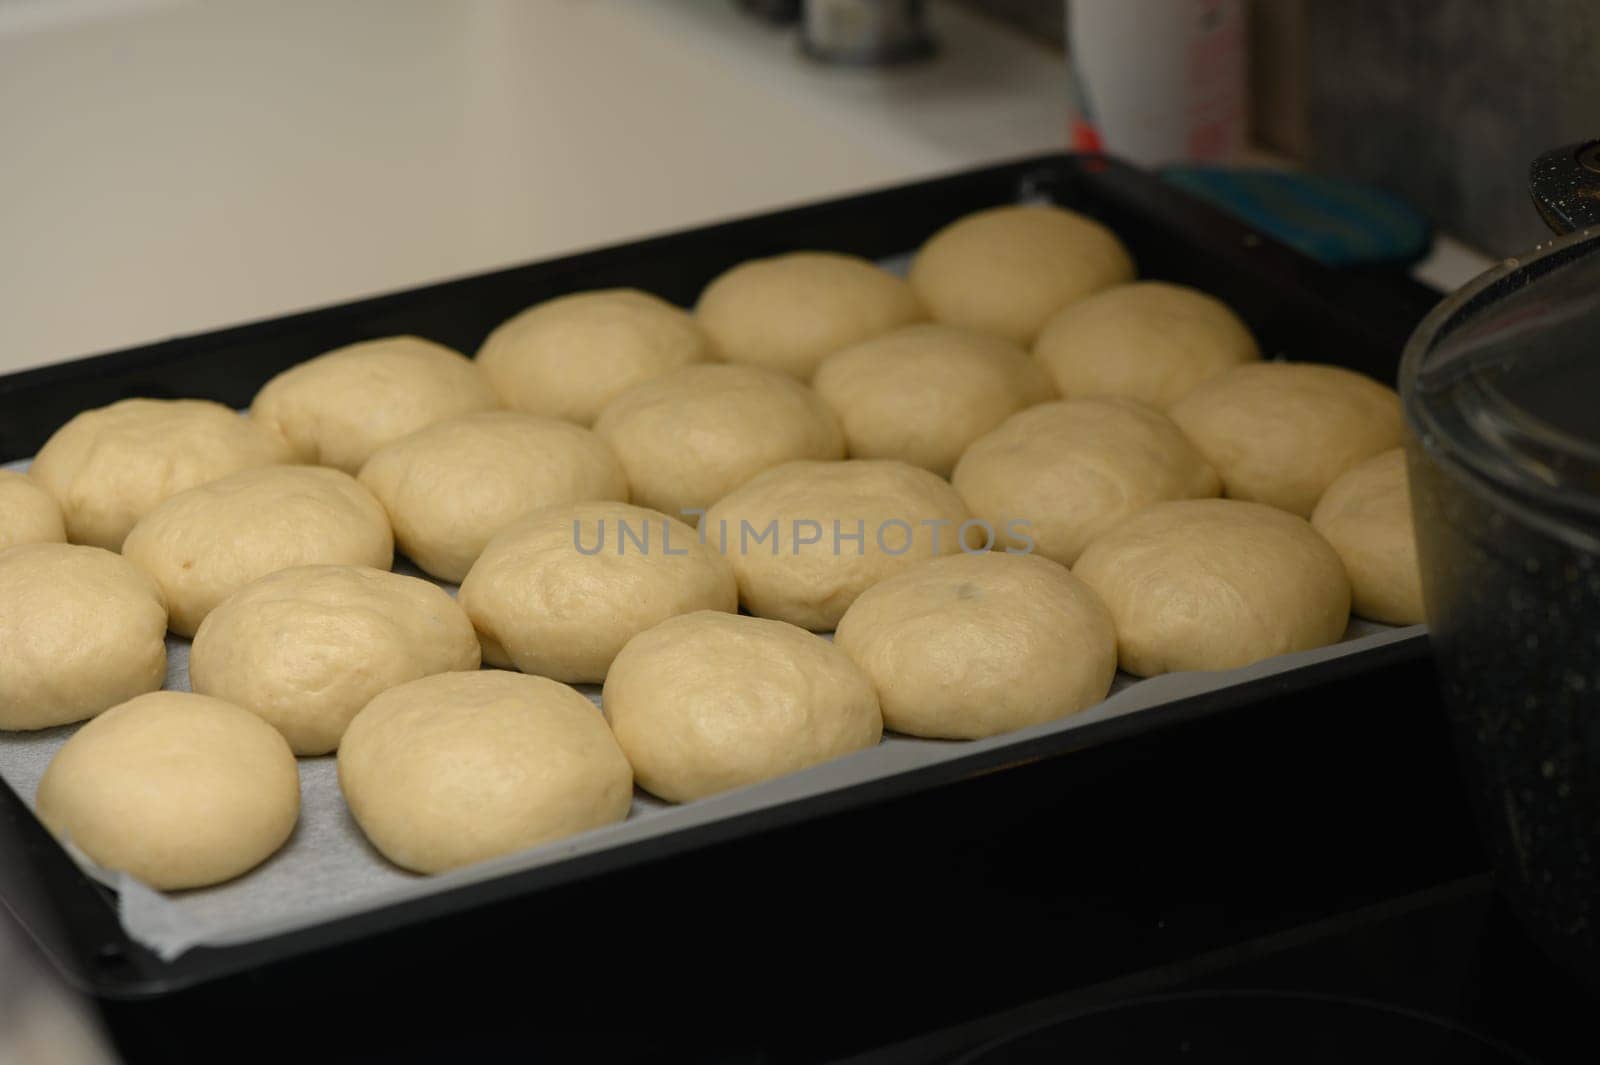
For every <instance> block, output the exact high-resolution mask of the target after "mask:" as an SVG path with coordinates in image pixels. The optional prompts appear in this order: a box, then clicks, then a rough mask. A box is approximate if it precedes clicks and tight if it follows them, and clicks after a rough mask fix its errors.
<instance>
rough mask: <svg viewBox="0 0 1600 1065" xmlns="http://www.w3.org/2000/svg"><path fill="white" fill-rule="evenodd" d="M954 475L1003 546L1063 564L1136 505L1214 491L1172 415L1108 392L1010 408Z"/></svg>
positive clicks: (1217, 486) (1213, 481) (1213, 478)
mask: <svg viewBox="0 0 1600 1065" xmlns="http://www.w3.org/2000/svg"><path fill="white" fill-rule="evenodd" d="M951 483H953V484H954V485H955V488H956V491H957V492H959V493H960V494H961V498H962V500H964V501H965V502H966V504H967V506H968V507H969V508H971V510H972V513H974V514H976V515H977V516H978V517H980V518H983V519H984V520H985V521H987V522H988V523H989V525H990V526H991V527H992V528H993V529H994V530H995V532H996V537H997V539H998V541H999V543H1000V545H1001V546H1002V547H1005V548H1007V549H1008V550H1012V551H1038V552H1039V553H1040V554H1041V555H1043V556H1045V557H1046V558H1050V559H1054V560H1055V561H1057V562H1060V563H1062V564H1063V565H1067V566H1070V565H1072V563H1073V562H1075V561H1077V558H1078V555H1079V553H1080V552H1082V551H1083V549H1084V546H1085V545H1087V544H1088V543H1089V541H1091V540H1093V539H1094V538H1095V537H1096V536H1099V535H1100V534H1101V533H1103V532H1105V531H1106V530H1107V529H1110V528H1111V527H1112V526H1114V525H1116V524H1117V523H1118V522H1120V521H1122V520H1123V519H1125V518H1127V517H1128V516H1129V515H1130V514H1133V513H1134V512H1135V511H1137V510H1139V509H1140V508H1141V507H1144V506H1146V505H1148V504H1150V503H1154V502H1157V501H1159V500H1164V499H1192V498H1195V497H1200V496H1214V495H1216V494H1217V493H1218V492H1219V491H1220V490H1221V483H1220V482H1219V481H1218V480H1217V475H1216V473H1215V471H1213V470H1212V469H1211V467H1210V466H1209V465H1207V464H1206V460H1205V459H1204V458H1202V457H1201V455H1200V452H1199V451H1198V450H1196V448H1195V446H1194V445H1193V444H1191V443H1190V442H1189V441H1188V439H1187V438H1185V437H1184V435H1183V433H1181V432H1179V430H1178V427H1177V426H1176V425H1174V424H1172V422H1171V420H1170V419H1168V418H1167V417H1166V416H1165V415H1163V414H1160V413H1159V412H1157V411H1154V410H1151V409H1150V408H1149V407H1146V406H1144V405H1143V404H1141V403H1136V402H1134V401H1133V400H1130V399H1115V398H1110V397H1103V398H1100V399H1074V400H1067V401H1066V402H1063V403H1046V404H1044V405H1042V406H1038V407H1034V408H1032V409H1031V410H1025V411H1023V412H1022V413H1021V414H1016V415H1013V416H1012V417H1010V418H1008V419H1007V420H1006V421H1005V423H1004V424H1002V425H1001V426H1000V428H998V429H996V430H995V431H994V432H992V433H989V434H988V435H986V436H984V437H982V438H980V439H979V440H978V441H977V442H976V443H975V444H973V445H972V446H971V447H970V448H968V449H967V453H966V454H965V455H962V456H961V462H960V463H959V464H957V466H956V472H955V474H954V475H953V476H952V477H951Z"/></svg>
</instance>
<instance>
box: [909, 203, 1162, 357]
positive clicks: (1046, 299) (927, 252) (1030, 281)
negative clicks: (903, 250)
mask: <svg viewBox="0 0 1600 1065" xmlns="http://www.w3.org/2000/svg"><path fill="white" fill-rule="evenodd" d="M1133 276H1134V270H1133V259H1132V258H1131V257H1130V256H1129V255H1128V251H1127V249H1126V248H1124V247H1123V246H1122V242H1121V241H1120V240H1118V239H1117V235H1116V234H1115V233H1113V232H1111V230H1109V229H1107V228H1106V227H1105V226H1103V225H1101V224H1100V223H1099V222H1096V221H1094V220H1093V219H1091V218H1087V217H1085V216H1083V215H1081V214H1078V213H1076V212H1074V211H1068V210H1064V209H1062V208H1060V207H1051V206H1048V205H1044V204H1033V205H1028V206H1016V207H991V208H989V209H988V210H985V211H979V212H977V213H976V214H970V215H967V216H966V217H965V218H961V219H958V220H956V221H955V222H952V223H951V224H950V225H947V226H945V227H944V228H943V229H941V230H939V232H937V233H935V234H934V235H933V236H932V237H931V238H929V240H928V242H927V243H926V244H924V245H923V246H922V250H920V251H919V252H917V257H916V258H915V259H914V260H912V263H911V287H912V288H913V289H915V290H916V293H917V296H918V297H919V298H920V299H921V300H922V304H923V306H924V307H926V308H927V309H928V313H929V314H931V315H933V317H934V318H935V319H937V320H938V321H941V322H948V323H949V324H950V325H959V326H965V327H966V328H968V329H976V330H978V331H980V332H983V333H993V334H994V335H995V336H1002V337H1005V338H1006V339H1007V340H1010V341H1012V342H1013V343H1017V344H1023V345H1027V344H1031V343H1033V339H1034V337H1036V336H1038V335H1039V330H1041V329H1043V328H1044V324H1045V322H1046V321H1048V320H1049V319H1050V316H1051V315H1053V314H1055V313H1056V312H1057V311H1059V310H1060V309H1061V308H1063V307H1065V306H1066V305H1067V304H1069V303H1072V302H1074V301H1075V300H1080V299H1083V297H1085V296H1087V295H1089V294H1090V293H1092V292H1098V291H1099V290H1100V289H1103V288H1108V287H1110V286H1111V285H1120V284H1122V283H1123V282H1126V281H1132V280H1133Z"/></svg>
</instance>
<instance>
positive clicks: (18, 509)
mask: <svg viewBox="0 0 1600 1065" xmlns="http://www.w3.org/2000/svg"><path fill="white" fill-rule="evenodd" d="M66 538H67V526H66V523H65V522H63V521H62V519H61V504H59V503H57V502H56V497H55V496H53V495H51V494H50V493H49V492H46V491H45V490H44V489H43V488H41V487H39V482H37V481H35V480H34V479H33V478H31V477H29V476H28V475H27V474H23V473H17V472H16V471H15V470H0V551H4V550H5V549H6V548H8V547H13V546H15V545H16V544H59V543H61V542H63V541H64V540H66Z"/></svg>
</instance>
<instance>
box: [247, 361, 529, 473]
mask: <svg viewBox="0 0 1600 1065" xmlns="http://www.w3.org/2000/svg"><path fill="white" fill-rule="evenodd" d="M498 406H500V399H499V397H498V396H496V395H495V392H494V389H493V388H491V387H490V386H489V381H488V379H487V378H486V377H484V375H483V374H482V372H480V371H479V369H478V367H477V364H476V363H474V362H473V361H472V360H471V359H469V358H467V357H466V356H465V355H462V354H461V353H460V352H457V351H452V350H451V349H449V348H447V347H445V346H444V345H443V344H435V343H434V342H433V341H431V340H424V339H422V338H421V337H412V336H397V337H383V338H382V339H379V340H364V341H362V342H361V343H359V344H351V345H349V346H347V347H342V348H336V349H335V350H333V351H329V352H326V353H324V354H322V355H318V356H317V357H316V358H314V359H310V360H308V361H306V362H303V363H300V364H299V365H298V366H291V367H290V368H289V369H287V370H285V371H283V372H282V373H280V374H279V375H278V376H276V377H274V378H273V379H272V380H270V381H268V382H267V383H266V384H265V385H263V386H261V391H259V392H257V393H256V398H255V400H254V401H253V402H251V404H250V414H251V416H252V417H254V418H256V419H257V420H259V421H260V422H261V423H262V424H264V425H267V426H270V427H272V428H273V429H276V430H277V431H278V432H279V433H281V434H282V435H283V436H284V438H285V439H287V440H288V441H289V444H290V446H291V447H292V448H293V449H294V453H295V459H296V461H298V462H307V463H312V464H314V465H318V466H332V467H333V468H334V469H337V470H343V471H344V472H345V473H350V474H354V473H355V472H356V471H358V470H360V469H361V465H362V463H364V462H366V461H367V459H368V458H370V457H371V456H372V453H373V452H374V451H376V450H378V448H380V447H382V446H383V445H384V444H387V443H389V442H390V441H392V440H398V439H400V438H401V437H402V436H405V435H406V434H407V433H412V432H415V431H416V430H418V429H421V428H422V427H423V426H425V425H432V424H433V423H434V422H438V421H443V420H444V419H446V418H453V417H455V416H457V415H460V414H471V413H473V412H475V411H481V410H494V409H495V408H496V407H498Z"/></svg>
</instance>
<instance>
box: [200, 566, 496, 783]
mask: <svg viewBox="0 0 1600 1065" xmlns="http://www.w3.org/2000/svg"><path fill="white" fill-rule="evenodd" d="M477 668H478V637H477V635H476V634H475V633H474V632H473V631H472V622H470V621H468V620H467V615H466V614H465V613H464V612H463V611H462V609H461V608H460V607H459V606H457V605H456V602H455V600H453V599H451V598H450V596H449V595H448V594H447V593H446V592H445V591H444V589H442V588H440V587H438V586H437V585H434V584H430V583H429V582H427V581H424V580H419V579H418V578H416V577H406V576H402V575H401V574H398V573H389V572H387V571H385V570H379V569H371V568H369V567H366V566H296V567H294V568H292V569H285V570H279V571H278V572H277V573H272V574H268V575H267V576H265V577H262V578H261V579H260V580H258V581H252V582H251V583H249V584H247V585H245V586H244V587H243V588H240V589H239V590H238V591H236V592H234V593H233V594H232V595H230V596H228V598H226V599H224V600H223V601H222V603H221V604H220V605H219V606H218V607H217V608H216V609H215V610H213V611H212V612H211V613H210V614H208V615H206V619H205V621H203V622H201V624H200V629H199V631H198V632H196V633H195V636H194V646H193V647H192V648H191V649H190V651H189V683H190V684H191V685H192V686H193V688H194V690H195V691H197V692H199V693H201V694H202V695H214V696H216V697H217V698H219V699H226V700H227V701H228V702H230V703H233V704H235V705H237V706H242V707H244V708H245V709H246V710H249V711H250V712H251V713H253V714H256V715H257V716H258V717H260V718H261V719H262V720H264V721H266V722H267V724H269V725H271V726H272V727H273V728H275V729H277V730H278V731H279V732H281V733H283V738H284V739H286V740H288V741H289V746H290V747H292V748H293V749H294V753H295V754H300V755H316V754H327V753H328V752H329V751H331V750H333V749H334V748H336V747H338V746H339V738H340V737H341V736H343V735H344V730H345V727H346V726H347V725H349V723H350V719H351V718H353V717H355V716H356V714H357V713H358V712H359V711H360V710H361V708H362V707H363V706H366V705H367V703H368V702H370V701H371V700H372V698H373V697H374V696H376V695H377V694H378V693H380V692H382V691H385V690H387V689H389V688H393V687H395V686H396V685H399V684H404V683H405V682H406V681H410V680H416V679H417V678H418V677H426V676H428V675H430V674H433V673H446V672H450V671H453V670H462V669H477Z"/></svg>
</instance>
